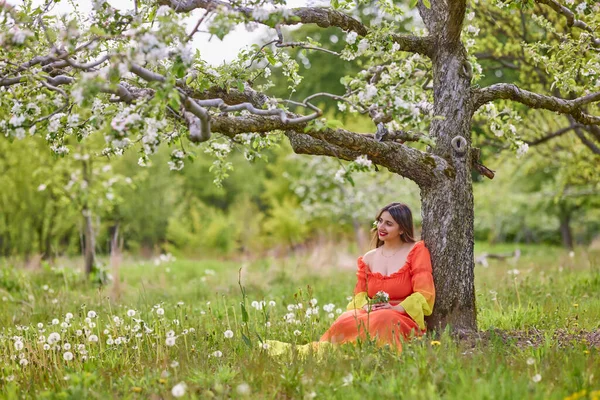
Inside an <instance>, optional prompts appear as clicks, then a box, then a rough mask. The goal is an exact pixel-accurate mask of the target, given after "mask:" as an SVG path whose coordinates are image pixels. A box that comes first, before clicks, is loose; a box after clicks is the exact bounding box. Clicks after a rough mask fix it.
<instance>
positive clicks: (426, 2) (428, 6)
mask: <svg viewBox="0 0 600 400" xmlns="http://www.w3.org/2000/svg"><path fill="white" fill-rule="evenodd" d="M423 5H424V6H425V7H427V8H431V2H430V1H429V0H423Z"/></svg>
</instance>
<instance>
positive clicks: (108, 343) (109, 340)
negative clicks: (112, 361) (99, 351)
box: [106, 338, 115, 346]
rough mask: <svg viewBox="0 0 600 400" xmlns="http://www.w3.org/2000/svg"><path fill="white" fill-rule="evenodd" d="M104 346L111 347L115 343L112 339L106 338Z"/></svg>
mask: <svg viewBox="0 0 600 400" xmlns="http://www.w3.org/2000/svg"><path fill="white" fill-rule="evenodd" d="M106 344H107V345H109V346H112V345H113V344H115V341H114V340H113V338H108V339H106Z"/></svg>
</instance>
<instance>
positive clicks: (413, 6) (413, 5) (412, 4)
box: [409, 0, 419, 8]
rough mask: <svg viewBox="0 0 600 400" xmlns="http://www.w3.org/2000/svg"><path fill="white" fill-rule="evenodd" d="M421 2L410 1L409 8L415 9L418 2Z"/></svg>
mask: <svg viewBox="0 0 600 400" xmlns="http://www.w3.org/2000/svg"><path fill="white" fill-rule="evenodd" d="M418 1H419V0H410V3H409V6H410V8H415V7H416V6H417V2H418Z"/></svg>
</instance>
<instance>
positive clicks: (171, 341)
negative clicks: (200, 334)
mask: <svg viewBox="0 0 600 400" xmlns="http://www.w3.org/2000/svg"><path fill="white" fill-rule="evenodd" d="M175 340H176V338H175V336H172V337H168V338H167V340H166V341H165V344H166V345H167V346H169V347H173V346H175Z"/></svg>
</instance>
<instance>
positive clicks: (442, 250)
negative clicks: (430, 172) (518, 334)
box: [421, 177, 477, 331]
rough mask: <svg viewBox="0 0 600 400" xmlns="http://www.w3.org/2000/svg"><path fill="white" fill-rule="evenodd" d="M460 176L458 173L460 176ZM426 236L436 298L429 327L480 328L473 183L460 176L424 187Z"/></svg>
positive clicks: (422, 194) (461, 329)
mask: <svg viewBox="0 0 600 400" xmlns="http://www.w3.org/2000/svg"><path fill="white" fill-rule="evenodd" d="M457 178H458V177H457ZM421 201H422V207H423V208H422V213H423V239H424V240H425V244H426V245H427V248H428V249H429V251H430V253H431V259H432V264H433V278H434V283H435V291H436V300H435V306H434V309H433V311H434V312H433V314H432V315H431V317H429V318H428V319H427V325H428V327H429V329H435V330H437V329H443V328H445V327H446V325H449V326H450V328H451V330H453V331H465V330H467V331H468V330H476V329H477V314H476V308H475V276H474V269H475V262H474V257H473V244H474V241H473V187H472V185H471V184H470V182H468V183H465V182H461V181H460V180H459V179H456V181H455V182H451V183H449V184H448V185H440V186H439V187H433V188H428V189H424V190H422V191H421Z"/></svg>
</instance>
